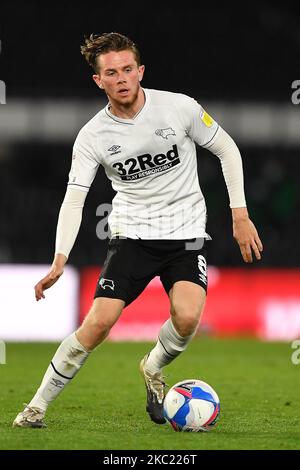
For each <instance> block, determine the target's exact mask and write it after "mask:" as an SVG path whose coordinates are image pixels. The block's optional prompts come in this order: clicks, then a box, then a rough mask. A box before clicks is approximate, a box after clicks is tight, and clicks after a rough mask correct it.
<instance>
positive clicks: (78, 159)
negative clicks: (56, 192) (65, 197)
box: [68, 129, 100, 192]
mask: <svg viewBox="0 0 300 470" xmlns="http://www.w3.org/2000/svg"><path fill="white" fill-rule="evenodd" d="M99 163H100V162H99V161H98V157H97V155H96V153H95V151H94V148H93V145H92V142H91V138H90V137H89V135H88V133H87V132H86V131H84V130H83V129H81V131H80V132H79V134H78V136H77V138H76V140H75V143H74V146H73V154H72V165H71V170H70V173H69V182H68V188H73V189H79V190H81V191H86V192H88V190H89V189H90V186H91V184H92V182H93V180H94V178H95V176H96V173H97V170H98V167H99Z"/></svg>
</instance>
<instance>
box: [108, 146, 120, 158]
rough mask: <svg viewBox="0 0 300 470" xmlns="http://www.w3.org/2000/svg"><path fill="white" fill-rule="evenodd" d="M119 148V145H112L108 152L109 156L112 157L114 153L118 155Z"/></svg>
mask: <svg viewBox="0 0 300 470" xmlns="http://www.w3.org/2000/svg"><path fill="white" fill-rule="evenodd" d="M119 148H121V145H112V146H111V147H110V148H109V149H107V150H108V152H112V153H111V154H110V156H112V155H116V153H120V152H121V150H119Z"/></svg>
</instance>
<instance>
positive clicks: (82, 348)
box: [13, 297, 125, 427]
mask: <svg viewBox="0 0 300 470" xmlns="http://www.w3.org/2000/svg"><path fill="white" fill-rule="evenodd" d="M124 304H125V302H124V301H123V300H121V299H111V298H105V297H101V298H96V299H95V300H94V302H93V305H92V307H91V309H90V311H89V313H88V315H87V317H86V318H85V320H84V322H83V324H82V325H81V326H80V328H79V329H78V330H77V331H76V332H74V333H72V334H71V335H70V336H68V337H67V338H65V340H64V341H63V342H62V343H61V345H60V346H59V348H58V349H57V351H56V353H55V355H54V357H53V359H52V361H51V363H50V365H49V367H48V369H47V370H46V373H45V375H44V378H43V380H42V383H41V385H40V387H39V389H38V390H37V392H36V394H35V395H34V397H33V398H32V400H31V401H30V403H29V404H28V405H26V407H25V409H24V411H23V412H21V413H19V414H18V415H17V417H16V419H15V420H14V423H13V425H14V426H17V427H45V423H44V422H43V418H44V415H45V412H46V410H47V407H48V405H49V404H50V403H51V402H52V401H53V400H55V398H56V397H57V396H58V395H59V394H60V393H61V392H62V391H63V390H64V388H65V386H66V385H67V384H68V383H70V381H71V380H72V379H73V378H74V377H75V375H76V374H77V372H78V371H79V369H80V368H81V367H82V366H83V364H84V363H85V361H86V359H87V358H88V356H89V354H90V352H91V351H92V350H93V349H94V348H95V347H96V346H98V345H99V344H100V343H101V342H102V341H103V340H104V339H105V338H106V336H107V335H108V333H109V331H110V329H111V327H112V326H113V325H114V324H115V322H116V321H117V320H118V318H119V316H120V315H121V312H122V310H123V307H124Z"/></svg>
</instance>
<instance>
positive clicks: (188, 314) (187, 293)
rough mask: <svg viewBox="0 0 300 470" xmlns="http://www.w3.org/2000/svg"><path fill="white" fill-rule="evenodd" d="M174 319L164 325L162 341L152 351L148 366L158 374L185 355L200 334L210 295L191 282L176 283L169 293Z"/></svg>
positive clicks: (160, 335) (160, 334) (161, 332)
mask: <svg viewBox="0 0 300 470" xmlns="http://www.w3.org/2000/svg"><path fill="white" fill-rule="evenodd" d="M169 297H170V304H171V312H170V313H171V316H170V318H169V319H168V320H167V321H166V322H165V323H164V324H163V325H162V327H161V329H160V332H159V341H158V342H157V344H156V346H155V347H154V349H153V350H152V351H151V352H150V354H149V358H148V361H147V367H148V369H149V370H150V371H151V372H153V373H154V372H158V371H161V369H162V368H163V367H164V366H166V365H167V364H169V363H170V362H172V361H173V360H174V359H175V358H176V357H177V356H178V355H179V354H180V353H182V352H183V351H184V350H185V349H186V348H187V346H188V344H189V343H190V341H191V340H192V338H193V336H194V334H195V333H196V331H197V328H198V324H199V321H200V318H201V314H202V312H203V310H204V305H205V299H206V292H205V290H204V289H203V287H201V286H199V285H197V284H194V283H192V282H189V281H178V282H175V284H174V285H173V287H172V289H171V290H170V293H169Z"/></svg>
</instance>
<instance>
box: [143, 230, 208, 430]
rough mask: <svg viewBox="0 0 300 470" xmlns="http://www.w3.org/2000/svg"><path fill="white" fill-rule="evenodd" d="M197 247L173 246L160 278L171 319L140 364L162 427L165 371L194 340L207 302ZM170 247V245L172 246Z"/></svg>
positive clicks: (181, 243) (149, 399) (203, 260)
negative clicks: (167, 300) (167, 298)
mask: <svg viewBox="0 0 300 470" xmlns="http://www.w3.org/2000/svg"><path fill="white" fill-rule="evenodd" d="M199 242H201V239H196V243H195V241H194V243H189V244H187V243H186V241H184V240H182V241H178V242H174V243H173V248H172V250H173V251H171V252H170V255H171V256H170V257H168V258H167V260H166V262H165V264H164V265H163V268H162V271H161V274H160V277H161V281H162V283H163V285H164V288H165V290H166V292H167V293H168V295H169V298H170V313H171V316H170V318H169V319H168V320H167V321H166V322H165V323H164V324H163V325H162V327H161V329H160V331H159V335H158V341H157V343H156V345H155V347H154V348H153V349H152V350H151V351H150V353H149V354H147V355H146V356H145V357H144V359H143V360H142V362H141V370H142V371H143V375H144V377H145V381H146V380H147V381H148V396H147V402H148V403H147V411H148V413H149V415H150V418H151V419H152V420H153V421H155V422H156V423H163V422H164V417H163V399H164V395H165V384H164V380H163V376H162V368H163V367H164V366H166V365H167V364H169V363H170V362H172V361H173V360H174V359H175V358H176V357H177V356H178V355H179V354H181V352H183V351H184V350H185V349H186V348H187V346H188V344H189V343H190V341H191V340H192V338H193V336H194V334H195V332H196V330H197V326H198V323H199V321H200V317H201V314H202V311H203V309H204V304H205V298H206V286H207V276H206V248H204V245H203V243H199ZM170 245H171V244H170Z"/></svg>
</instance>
